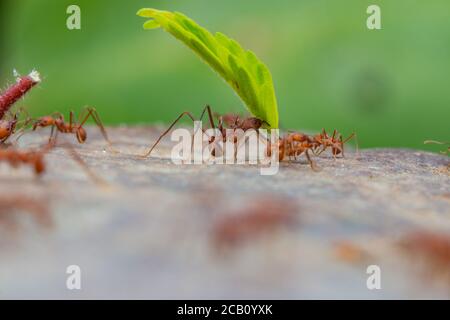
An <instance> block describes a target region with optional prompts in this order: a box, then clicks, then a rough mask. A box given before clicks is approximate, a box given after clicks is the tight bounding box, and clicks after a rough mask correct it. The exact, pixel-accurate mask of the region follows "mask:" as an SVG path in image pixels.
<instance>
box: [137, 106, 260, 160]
mask: <svg viewBox="0 0 450 320" xmlns="http://www.w3.org/2000/svg"><path fill="white" fill-rule="evenodd" d="M205 113H207V114H208V119H209V123H210V126H211V128H212V129H216V125H215V123H214V117H213V113H212V111H211V107H210V106H209V105H207V106H206V107H205V108H204V109H203V111H202V113H201V115H200V120H199V121H201V120H202V119H203V117H204V115H205ZM184 116H187V117H189V118H190V119H191V120H192V121H193V122H194V121H196V120H195V118H194V116H193V115H192V114H191V113H190V112H187V111H185V112H182V113H181V114H180V115H179V116H178V117H177V118H176V119H175V121H174V122H173V123H172V124H171V125H170V126H169V128H167V130H166V131H164V132H163V133H162V134H161V135H160V136H159V138H158V139H157V140H156V142H155V143H154V144H153V146H152V147H151V148H150V150H149V151H148V152H147V153H145V154H144V155H142V156H141V157H143V158H146V157H148V156H149V155H150V154H151V153H152V151H153V149H154V148H155V147H156V146H157V145H158V143H159V142H160V141H161V139H162V138H163V137H164V136H165V135H167V134H168V133H169V132H170V130H172V128H173V127H174V126H175V124H176V123H177V122H178V121H180V120H181V118H183V117H184ZM218 118H219V122H218V126H217V129H218V130H219V131H220V133H221V134H222V137H223V141H224V142H225V141H226V139H227V130H226V129H227V128H226V127H225V126H224V122H225V124H226V125H227V127H228V129H233V130H237V129H241V130H243V131H247V130H250V129H255V130H258V129H259V128H260V127H261V126H262V125H263V124H264V122H265V121H262V120H260V119H258V118H254V117H248V118H243V119H241V118H240V117H239V116H236V115H225V116H223V117H222V116H219V117H218ZM203 131H204V130H203ZM235 139H236V137H235ZM214 140H215V137H210V139H209V143H210V144H211V143H213V142H214ZM211 154H212V155H214V154H215V150H214V149H213V150H212V152H211Z"/></svg>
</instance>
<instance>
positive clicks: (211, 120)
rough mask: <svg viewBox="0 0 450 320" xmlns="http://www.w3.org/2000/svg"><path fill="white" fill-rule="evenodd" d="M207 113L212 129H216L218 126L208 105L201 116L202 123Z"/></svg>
mask: <svg viewBox="0 0 450 320" xmlns="http://www.w3.org/2000/svg"><path fill="white" fill-rule="evenodd" d="M206 111H207V112H208V118H209V124H210V125H211V128H213V129H215V128H216V126H215V124H214V117H213V113H212V111H211V107H210V106H209V105H206V107H205V108H204V109H203V111H202V114H201V115H200V121H201V120H202V119H203V116H204V114H205V112H206Z"/></svg>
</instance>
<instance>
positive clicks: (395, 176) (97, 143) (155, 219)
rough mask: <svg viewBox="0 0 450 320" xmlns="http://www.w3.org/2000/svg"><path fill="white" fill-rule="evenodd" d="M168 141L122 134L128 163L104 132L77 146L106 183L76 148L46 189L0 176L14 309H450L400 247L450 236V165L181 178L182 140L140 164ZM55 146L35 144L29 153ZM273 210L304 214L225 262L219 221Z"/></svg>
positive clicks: (35, 140)
mask: <svg viewBox="0 0 450 320" xmlns="http://www.w3.org/2000/svg"><path fill="white" fill-rule="evenodd" d="M159 132H160V128H125V127H124V128H115V129H110V130H109V134H110V136H111V137H112V140H113V141H114V143H115V146H116V148H117V149H119V150H120V153H118V154H114V153H111V152H110V151H109V150H105V146H106V144H105V143H104V141H103V140H102V139H101V136H100V135H99V133H98V130H97V129H96V128H93V127H91V128H88V134H89V136H88V142H87V143H86V144H84V145H76V144H75V137H73V136H70V137H64V139H62V140H64V141H66V142H72V143H73V144H74V145H75V146H76V150H77V152H78V154H79V155H80V156H81V157H82V158H83V159H84V161H85V162H86V163H87V165H88V166H89V168H91V170H93V171H94V172H95V173H96V174H97V175H98V176H100V177H102V178H103V179H104V180H105V181H106V182H107V184H106V185H103V184H100V185H99V184H97V183H95V181H93V180H92V179H90V178H89V177H88V176H87V175H86V173H85V172H84V171H83V170H82V169H81V168H80V167H79V166H78V165H77V163H76V162H74V161H73V160H72V159H71V157H70V156H69V154H68V151H67V150H65V149H64V148H56V149H54V150H52V151H51V152H50V153H49V154H48V155H47V157H46V160H47V166H48V168H47V172H46V174H45V175H44V176H43V177H41V178H40V179H36V178H35V177H34V175H33V173H32V172H31V170H30V169H29V168H18V169H12V168H11V167H9V166H8V165H6V164H4V163H1V164H0V194H1V196H0V206H5V207H3V208H2V209H1V210H0V218H1V219H0V298H63V299H66V298H68V299H70V298H88V299H90V298H150V299H151V298H213V299H214V298H287V299H290V298H295V299H298V298H363V299H364V298H368V299H372V298H448V297H449V295H450V283H449V281H448V278H436V277H430V272H429V271H430V268H429V266H428V265H427V261H425V262H423V263H422V264H421V267H420V268H419V267H418V266H417V265H418V263H417V258H416V257H415V256H414V255H411V252H410V253H409V254H406V253H405V252H404V251H402V249H401V247H399V246H398V245H397V243H398V241H399V240H400V239H401V238H402V236H403V235H405V234H408V233H410V232H414V231H415V230H423V229H425V230H428V231H430V232H437V233H440V234H450V175H449V170H448V167H447V166H448V163H449V158H448V157H446V156H441V155H438V154H432V153H427V152H423V151H415V150H403V149H372V150H362V151H361V152H360V155H359V157H356V155H355V154H354V153H351V152H350V153H348V155H347V157H346V158H345V159H337V160H334V159H332V157H330V156H328V155H324V156H321V157H319V158H316V160H317V163H318V165H319V166H320V167H321V168H322V170H321V171H320V172H313V171H312V170H311V169H310V167H309V166H308V165H307V163H306V162H305V161H300V162H285V163H282V164H281V167H280V171H279V173H278V174H276V175H274V176H261V175H260V174H259V168H258V167H257V166H251V165H240V166H237V165H227V166H225V165H215V166H206V165H182V166H176V165H174V164H172V163H171V161H170V158H169V154H170V153H169V150H170V140H169V139H166V141H165V142H164V143H163V144H161V146H160V147H159V148H158V149H157V150H156V151H155V153H154V154H153V155H152V157H150V158H149V159H146V160H140V159H137V158H136V157H134V156H131V154H138V153H142V152H143V151H144V150H145V149H146V148H147V147H148V145H149V144H150V143H151V142H153V141H155V138H156V137H157V135H158V133H159ZM47 134H48V132H47V131H45V130H42V131H41V132H40V134H35V133H30V134H26V135H25V136H24V137H23V139H22V140H20V142H19V144H20V148H33V147H37V146H39V145H40V144H42V143H44V142H45V141H46V137H47ZM62 140H61V141H62ZM6 198H7V199H17V201H18V202H20V200H19V199H22V198H26V199H28V200H27V201H28V202H31V203H32V204H31V209H30V208H28V207H27V206H24V205H18V206H17V208H16V207H14V205H11V204H10V203H9V204H6V202H7V201H6V200H5V199H6ZM272 198H273V199H280V198H282V199H286V201H289V202H291V203H292V202H293V203H295V204H296V205H297V206H298V209H297V210H296V212H295V214H294V223H292V225H290V226H289V227H288V228H279V229H276V230H272V231H270V232H267V233H265V234H262V235H259V236H255V237H250V236H249V238H248V239H247V241H245V242H243V243H242V244H240V245H239V246H236V247H231V248H228V249H227V250H225V251H222V250H221V251H218V249H217V247H216V246H215V245H214V243H213V241H212V239H213V237H214V234H213V230H214V225H215V224H216V223H217V221H219V219H221V218H223V217H224V216H226V215H228V214H233V213H234V212H241V211H242V210H244V211H245V208H246V207H248V206H250V205H252V204H255V203H258V202H260V201H262V200H263V199H264V200H266V201H270V200H271V199H272ZM5 201H6V202H5ZM37 204H40V205H42V206H43V208H41V209H39V210H40V211H38V210H37V209H36V205H37ZM46 206H47V208H46ZM239 210H240V211H239ZM38 214H40V215H41V216H40V217H37V216H36V215H38ZM42 215H45V216H42ZM342 243H346V244H350V248H353V249H345V245H344V248H343V246H342ZM69 265H78V266H80V268H81V270H82V290H80V291H77V290H73V291H69V290H67V288H66V279H67V277H68V274H66V268H67V266H69ZM368 265H378V266H380V268H381V272H382V274H381V275H382V278H381V285H382V289H381V290H368V289H367V287H366V280H367V277H368V276H369V275H368V274H367V273H366V268H367V266H368Z"/></svg>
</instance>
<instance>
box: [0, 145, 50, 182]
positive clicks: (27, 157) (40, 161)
mask: <svg viewBox="0 0 450 320" xmlns="http://www.w3.org/2000/svg"><path fill="white" fill-rule="evenodd" d="M47 151H48V149H47V148H46V149H44V150H41V151H37V150H31V151H30V150H27V151H22V150H17V149H15V148H9V149H0V161H5V162H8V163H9V164H10V165H11V166H12V167H14V168H17V167H18V166H20V165H30V166H32V167H33V169H34V172H35V173H36V175H38V176H39V175H41V174H42V173H44V171H45V161H44V155H45V153H46V152H47Z"/></svg>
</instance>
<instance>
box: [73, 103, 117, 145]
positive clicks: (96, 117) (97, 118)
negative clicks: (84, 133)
mask: <svg viewBox="0 0 450 320" xmlns="http://www.w3.org/2000/svg"><path fill="white" fill-rule="evenodd" d="M85 110H88V114H87V115H86V116H85V118H84V119H83V120H82V121H81V122H80V127H82V126H83V125H84V124H85V123H86V121H87V119H88V118H89V117H92V119H94V121H95V123H96V124H97V126H98V127H99V128H100V131H101V133H102V135H103V138H104V139H105V141H106V142H107V143H108V145H109V146H110V147H111V148H112V142H111V140H109V138H108V133H107V132H106V129H105V126H104V125H103V122H102V121H101V120H100V116H99V114H98V112H97V110H96V109H95V108H92V107H87V108H86V109H85ZM115 152H117V151H115Z"/></svg>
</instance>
